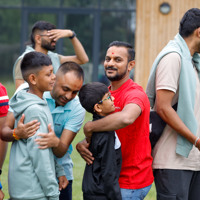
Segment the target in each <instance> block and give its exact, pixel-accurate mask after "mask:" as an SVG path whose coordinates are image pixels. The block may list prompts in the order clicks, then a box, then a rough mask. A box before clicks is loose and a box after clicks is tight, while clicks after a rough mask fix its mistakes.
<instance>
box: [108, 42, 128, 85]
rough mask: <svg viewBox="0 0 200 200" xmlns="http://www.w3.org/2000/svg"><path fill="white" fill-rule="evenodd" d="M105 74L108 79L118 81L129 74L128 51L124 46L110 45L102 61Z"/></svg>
mask: <svg viewBox="0 0 200 200" xmlns="http://www.w3.org/2000/svg"><path fill="white" fill-rule="evenodd" d="M104 68H105V74H106V76H107V78H108V79H109V80H110V81H119V80H121V79H123V78H125V77H128V76H129V73H128V72H129V70H128V51H127V48H125V47H117V46H112V47H110V48H109V49H108V50H107V53H106V57H105V61H104Z"/></svg>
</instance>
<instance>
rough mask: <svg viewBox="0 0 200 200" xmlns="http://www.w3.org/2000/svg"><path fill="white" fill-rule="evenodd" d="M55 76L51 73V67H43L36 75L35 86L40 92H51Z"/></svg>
mask: <svg viewBox="0 0 200 200" xmlns="http://www.w3.org/2000/svg"><path fill="white" fill-rule="evenodd" d="M55 78H56V76H55V74H54V73H53V66H52V65H49V66H44V67H42V70H40V71H39V72H38V73H37V76H36V79H37V81H36V86H37V87H38V88H39V90H40V91H42V92H44V91H51V90H52V89H53V86H54V83H55Z"/></svg>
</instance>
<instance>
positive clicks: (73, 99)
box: [2, 62, 85, 200]
mask: <svg viewBox="0 0 200 200" xmlns="http://www.w3.org/2000/svg"><path fill="white" fill-rule="evenodd" d="M83 81H84V72H83V69H82V68H81V67H80V66H79V65H78V64H77V63H75V62H65V63H63V64H62V65H61V66H60V67H59V69H58V71H57V73H56V81H55V84H54V87H53V90H52V91H51V92H45V93H44V95H43V98H44V99H46V101H47V104H48V107H49V109H50V111H51V114H52V117H53V122H54V125H53V126H54V131H55V133H54V132H53V130H52V129H51V125H49V126H48V128H49V134H47V133H38V136H41V138H39V137H38V138H37V139H36V140H35V142H37V143H38V145H39V148H41V149H46V148H51V147H52V150H53V153H54V155H55V156H56V157H57V158H56V160H57V162H58V164H60V165H62V166H63V168H64V170H65V174H66V177H67V180H68V181H69V184H68V186H67V187H66V188H65V189H62V190H61V191H60V196H59V199H60V200H72V182H73V162H72V159H71V157H70V155H71V153H72V151H73V148H72V145H71V143H72V141H73V139H74V138H75V136H76V134H77V132H78V131H79V129H80V128H81V125H82V123H83V121H84V117H85V110H84V109H83V107H82V106H81V104H80V102H79V99H78V97H77V93H78V91H79V90H80V89H81V87H82V85H83ZM22 86H24V87H26V83H24V84H23V85H21V86H20V88H22ZM25 118H26V116H24V115H23V116H22V118H21V119H20V120H19V122H18V124H17V127H16V128H15V131H14V130H13V128H14V123H15V118H14V115H13V113H12V112H8V115H7V117H6V122H5V124H4V126H3V129H2V139H3V140H5V141H14V140H15V138H14V137H13V133H14V134H15V135H16V136H17V138H19V139H27V138H29V137H31V136H32V135H34V134H35V133H36V131H37V129H38V128H39V124H38V123H37V121H36V120H33V121H32V122H29V123H27V124H24V123H23V121H24V119H25ZM55 134H56V135H55Z"/></svg>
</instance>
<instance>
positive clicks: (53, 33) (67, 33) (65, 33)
mask: <svg viewBox="0 0 200 200" xmlns="http://www.w3.org/2000/svg"><path fill="white" fill-rule="evenodd" d="M47 35H48V37H49V38H50V39H52V40H53V41H55V42H56V41H57V40H59V39H60V38H65V37H71V36H72V35H73V32H72V31H71V30H69V29H52V30H49V31H47Z"/></svg>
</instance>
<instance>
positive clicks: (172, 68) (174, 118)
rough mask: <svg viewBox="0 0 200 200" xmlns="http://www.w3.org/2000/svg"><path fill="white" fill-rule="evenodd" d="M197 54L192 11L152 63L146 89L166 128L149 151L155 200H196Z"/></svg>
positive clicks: (199, 133)
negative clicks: (176, 105)
mask: <svg viewBox="0 0 200 200" xmlns="http://www.w3.org/2000/svg"><path fill="white" fill-rule="evenodd" d="M199 53H200V9H198V8H192V9H190V10H188V11H187V12H186V13H185V14H184V16H183V18H182V19H181V21H180V25H179V33H177V34H176V36H175V37H174V39H173V40H171V41H170V42H169V43H168V44H167V45H166V46H165V47H164V48H163V50H162V51H161V52H160V53H159V55H158V56H157V58H156V59H155V61H154V64H153V66H152V69H151V73H150V77H149V81H148V85H147V95H148V97H149V100H150V104H151V107H153V109H154V110H155V111H156V112H157V113H158V115H159V116H160V117H161V118H162V119H163V120H164V121H165V122H166V123H167V125H166V127H165V129H164V130H163V133H162V135H161V137H160V139H159V140H158V142H157V143H156V145H155V147H154V148H153V151H152V155H153V158H154V160H153V169H154V176H155V185H156V190H157V199H168V200H173V199H181V200H188V199H189V200H193V199H199V183H200V152H199V150H200V139H199V138H200V110H199V108H200V93H199V91H200V82H199V79H200V56H199ZM176 103H178V107H177V112H176V111H175V110H174V109H173V108H172V106H173V105H175V104H176Z"/></svg>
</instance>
